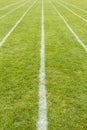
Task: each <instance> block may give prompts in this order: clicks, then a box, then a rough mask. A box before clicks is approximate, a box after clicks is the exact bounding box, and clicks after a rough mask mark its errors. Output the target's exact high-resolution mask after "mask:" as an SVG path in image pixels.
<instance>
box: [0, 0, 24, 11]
mask: <svg viewBox="0 0 87 130" xmlns="http://www.w3.org/2000/svg"><path fill="white" fill-rule="evenodd" d="M23 1H24V0H22V1H18V2H16V3H12V4H9V5H6V6H4V7H2V8H0V11H2V10H5V9H7V8H9V7H11V6H13V5H16V4H19V3H22V2H23Z"/></svg>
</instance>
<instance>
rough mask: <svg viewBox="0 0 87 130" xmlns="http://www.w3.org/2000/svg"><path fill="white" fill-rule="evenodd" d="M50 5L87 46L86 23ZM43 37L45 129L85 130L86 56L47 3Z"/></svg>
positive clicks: (86, 101) (86, 105) (86, 110)
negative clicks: (45, 89) (45, 91)
mask: <svg viewBox="0 0 87 130" xmlns="http://www.w3.org/2000/svg"><path fill="white" fill-rule="evenodd" d="M52 2H53V3H54V5H55V7H56V9H57V10H59V12H60V13H61V14H62V15H63V16H64V18H65V19H66V20H67V22H68V23H69V25H70V26H71V27H72V29H73V30H74V31H75V32H76V33H77V34H78V36H79V37H80V38H81V39H82V41H84V42H85V44H86V45H87V37H86V35H87V31H86V29H87V23H84V22H83V21H82V20H81V19H79V18H78V17H77V16H74V15H73V14H71V13H70V12H69V11H67V10H66V9H65V8H63V7H62V6H60V5H59V4H57V0H55V1H52ZM49 19H50V20H49ZM45 37H46V38H45V39H46V79H47V100H48V122H49V125H48V130H86V129H87V74H86V72H87V53H86V52H85V50H84V49H83V48H82V47H81V46H80V44H79V43H78V42H77V40H76V39H75V38H74V36H73V35H72V33H71V32H70V31H69V29H68V28H67V27H66V25H65V24H64V22H63V20H62V19H61V18H60V17H59V16H58V14H57V13H56V12H55V10H54V9H53V8H52V4H50V3H49V2H48V1H45Z"/></svg>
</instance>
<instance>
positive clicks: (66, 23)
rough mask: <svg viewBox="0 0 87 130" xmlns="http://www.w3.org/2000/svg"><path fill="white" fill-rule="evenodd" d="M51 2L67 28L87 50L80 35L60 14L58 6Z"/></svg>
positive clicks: (86, 49)
mask: <svg viewBox="0 0 87 130" xmlns="http://www.w3.org/2000/svg"><path fill="white" fill-rule="evenodd" d="M49 2H50V3H51V5H52V6H53V8H54V10H55V12H56V13H57V15H59V16H60V18H61V19H62V20H63V22H64V23H65V25H66V26H67V28H68V29H69V30H70V32H71V33H72V34H73V36H74V37H75V38H76V40H77V41H78V43H79V44H80V45H81V46H82V47H83V48H84V50H85V51H86V52H87V46H86V45H85V44H84V43H83V42H82V41H81V39H80V38H79V37H78V35H77V34H76V33H75V32H74V31H73V29H72V28H71V26H70V25H69V24H68V22H67V21H66V20H65V18H64V17H63V16H62V15H61V14H60V12H59V11H58V10H57V8H56V6H55V5H54V4H53V3H52V2H51V0H49Z"/></svg>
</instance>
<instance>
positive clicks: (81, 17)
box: [57, 2, 87, 22]
mask: <svg viewBox="0 0 87 130" xmlns="http://www.w3.org/2000/svg"><path fill="white" fill-rule="evenodd" d="M57 3H59V4H60V5H61V6H63V7H64V8H66V9H67V10H68V11H70V12H71V13H73V14H74V15H76V16H77V17H79V18H80V19H82V20H83V21H84V22H87V20H86V19H85V18H83V17H81V16H80V15H78V14H77V13H75V12H74V11H73V10H71V9H70V8H68V7H67V6H65V5H64V4H62V3H60V2H57Z"/></svg>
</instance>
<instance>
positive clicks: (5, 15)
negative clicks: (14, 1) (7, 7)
mask: <svg viewBox="0 0 87 130" xmlns="http://www.w3.org/2000/svg"><path fill="white" fill-rule="evenodd" d="M28 2H29V1H27V2H25V3H23V4H21V5H20V6H18V7H16V8H14V9H12V10H11V11H9V12H7V13H6V14H4V15H2V16H1V17H0V20H1V19H3V18H5V17H7V16H8V15H9V14H11V13H13V12H14V11H15V10H17V9H19V8H21V7H22V6H24V5H25V4H27V3H28Z"/></svg>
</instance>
